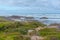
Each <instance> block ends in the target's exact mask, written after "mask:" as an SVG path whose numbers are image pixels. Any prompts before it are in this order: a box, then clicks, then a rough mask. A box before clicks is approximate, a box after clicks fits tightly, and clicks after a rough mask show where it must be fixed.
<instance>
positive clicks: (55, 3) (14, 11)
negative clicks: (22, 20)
mask: <svg viewBox="0 0 60 40" xmlns="http://www.w3.org/2000/svg"><path fill="white" fill-rule="evenodd" d="M40 14H41V15H44V14H46V16H47V14H50V15H51V14H53V15H56V14H57V15H58V17H60V16H59V14H60V0H0V15H34V16H36V15H40ZM48 16H49V15H48Z"/></svg>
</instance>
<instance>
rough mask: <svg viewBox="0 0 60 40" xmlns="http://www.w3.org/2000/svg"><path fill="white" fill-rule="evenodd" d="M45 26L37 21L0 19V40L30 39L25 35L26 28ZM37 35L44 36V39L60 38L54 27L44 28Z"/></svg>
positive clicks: (55, 39)
mask: <svg viewBox="0 0 60 40" xmlns="http://www.w3.org/2000/svg"><path fill="white" fill-rule="evenodd" d="M39 26H40V27H45V26H46V25H45V24H43V23H41V22H38V21H32V22H14V21H13V22H12V21H8V20H5V19H2V18H1V20H0V40H30V38H29V37H24V36H22V35H27V33H28V30H31V29H34V28H37V27H39ZM37 34H38V35H39V36H42V37H46V39H45V40H53V39H54V40H60V31H57V29H55V28H45V29H42V30H39V31H38V32H37Z"/></svg>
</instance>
